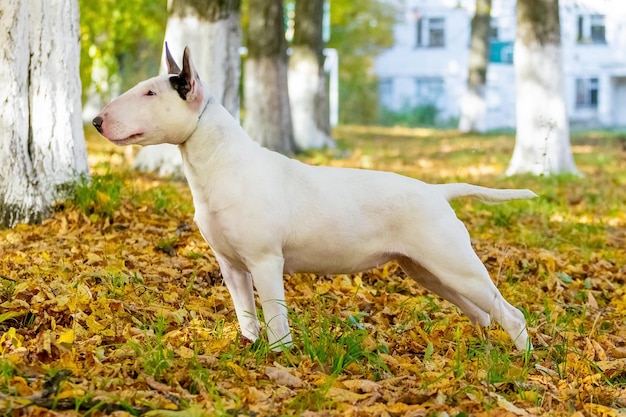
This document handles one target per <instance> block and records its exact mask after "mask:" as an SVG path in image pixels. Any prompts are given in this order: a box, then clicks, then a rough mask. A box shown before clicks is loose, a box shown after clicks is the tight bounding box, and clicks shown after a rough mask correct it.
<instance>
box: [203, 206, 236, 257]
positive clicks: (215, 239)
mask: <svg viewBox="0 0 626 417" xmlns="http://www.w3.org/2000/svg"><path fill="white" fill-rule="evenodd" d="M194 220H195V222H196V224H197V225H198V229H199V230H200V233H201V234H202V237H203V238H204V240H205V241H206V242H207V243H208V244H209V246H210V247H211V249H212V250H213V251H214V252H215V253H216V254H218V255H220V256H221V257H223V258H225V259H227V260H228V261H229V262H230V263H231V264H232V265H233V266H235V267H238V268H240V269H245V265H244V262H243V260H242V259H241V258H240V256H239V254H238V252H237V250H236V249H235V246H236V245H235V244H234V242H232V239H230V238H229V236H228V227H226V225H224V224H223V219H222V218H221V216H220V215H219V214H218V213H215V212H213V213H212V212H210V211H209V210H208V208H206V207H204V206H203V205H197V206H196V214H195V216H194Z"/></svg>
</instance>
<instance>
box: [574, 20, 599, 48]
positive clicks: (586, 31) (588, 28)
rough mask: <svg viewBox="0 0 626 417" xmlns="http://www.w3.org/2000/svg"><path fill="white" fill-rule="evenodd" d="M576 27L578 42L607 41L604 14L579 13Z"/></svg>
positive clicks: (596, 42)
mask: <svg viewBox="0 0 626 417" xmlns="http://www.w3.org/2000/svg"><path fill="white" fill-rule="evenodd" d="M576 27H577V33H576V40H577V42H578V43H595V44H598V43H606V36H605V32H606V31H605V26H604V15H601V14H592V15H579V16H578V21H577V26H576Z"/></svg>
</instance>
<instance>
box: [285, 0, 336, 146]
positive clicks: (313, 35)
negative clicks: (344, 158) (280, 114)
mask: <svg viewBox="0 0 626 417" xmlns="http://www.w3.org/2000/svg"><path fill="white" fill-rule="evenodd" d="M323 15H324V0H299V1H296V16H295V30H294V36H293V42H292V43H291V50H292V54H291V56H290V57H289V101H290V103H291V116H292V120H293V134H294V139H295V143H296V147H297V148H298V149H300V150H304V149H311V148H322V147H325V146H333V145H334V141H333V140H332V139H331V137H330V115H329V111H328V94H327V92H326V74H325V73H324V56H323V50H324V41H323V39H322V18H323Z"/></svg>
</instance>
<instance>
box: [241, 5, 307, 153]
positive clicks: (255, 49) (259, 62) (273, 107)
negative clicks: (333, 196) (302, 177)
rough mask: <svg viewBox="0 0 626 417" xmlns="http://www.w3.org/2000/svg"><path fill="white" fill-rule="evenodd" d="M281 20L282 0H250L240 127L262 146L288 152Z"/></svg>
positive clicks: (291, 141) (284, 44) (289, 127)
mask: <svg viewBox="0 0 626 417" xmlns="http://www.w3.org/2000/svg"><path fill="white" fill-rule="evenodd" d="M283 21H284V19H283V2H282V0H250V26H249V39H248V58H247V59H246V62H245V69H244V79H245V80H244V99H245V108H246V117H245V123H244V128H245V130H246V131H247V132H248V133H249V134H250V136H251V137H252V139H254V140H256V141H257V142H259V143H260V144H261V145H262V146H265V147H267V148H269V149H272V150H275V151H278V152H281V153H284V154H291V153H294V152H295V151H296V147H295V144H294V139H293V129H292V122H291V111H290V108H289V95H288V93H287V55H286V49H287V42H286V41H285V34H284V29H283Z"/></svg>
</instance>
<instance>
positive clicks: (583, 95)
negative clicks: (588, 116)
mask: <svg viewBox="0 0 626 417" xmlns="http://www.w3.org/2000/svg"><path fill="white" fill-rule="evenodd" d="M598 92H599V86H598V79H597V78H577V79H576V108H577V109H597V108H598Z"/></svg>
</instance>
